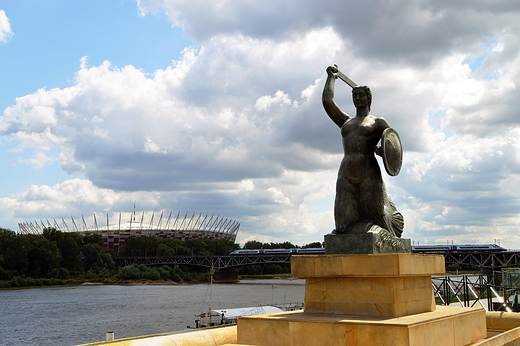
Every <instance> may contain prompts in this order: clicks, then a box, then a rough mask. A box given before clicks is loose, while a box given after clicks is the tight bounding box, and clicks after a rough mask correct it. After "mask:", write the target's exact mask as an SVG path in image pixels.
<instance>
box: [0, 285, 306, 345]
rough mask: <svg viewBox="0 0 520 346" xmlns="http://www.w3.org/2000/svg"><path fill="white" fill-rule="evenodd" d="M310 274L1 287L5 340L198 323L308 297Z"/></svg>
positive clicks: (51, 339) (62, 339)
mask: <svg viewBox="0 0 520 346" xmlns="http://www.w3.org/2000/svg"><path fill="white" fill-rule="evenodd" d="M304 292H305V280H303V279H297V280H289V279H268V280H241V281H240V282H239V283H234V284H213V285H211V286H210V285H209V284H196V285H136V286H117V285H106V286H105V285H93V286H74V287H51V288H34V289H21V290H3V291H0V345H4V346H7V345H25V346H30V345H38V346H44V345H56V346H59V345H67V346H70V345H79V344H86V343H89V342H98V341H104V340H105V333H106V332H111V331H113V332H114V333H115V338H116V339H121V338H127V337H133V336H139V335H148V334H155V333H167V332H172V331H178V330H183V329H185V328H186V326H188V325H191V326H194V320H195V317H194V316H195V315H196V314H197V313H200V312H202V311H205V310H207V309H208V307H211V308H212V309H226V308H237V307H250V306H258V305H271V304H272V303H274V304H283V303H291V302H300V303H301V302H303V299H304Z"/></svg>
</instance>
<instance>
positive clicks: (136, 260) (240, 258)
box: [114, 254, 291, 270]
mask: <svg viewBox="0 0 520 346" xmlns="http://www.w3.org/2000/svg"><path fill="white" fill-rule="evenodd" d="M114 262H115V263H116V266H117V267H125V266H128V265H132V264H144V265H146V266H163V265H176V264H177V265H192V266H199V267H208V268H214V269H217V270H220V269H226V268H233V267H241V266H248V265H253V264H268V263H291V255H290V254H285V255H263V254H258V255H234V256H166V257H119V258H117V257H116V258H114Z"/></svg>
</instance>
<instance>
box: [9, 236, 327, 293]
mask: <svg viewBox="0 0 520 346" xmlns="http://www.w3.org/2000/svg"><path fill="white" fill-rule="evenodd" d="M102 245H103V239H102V237H101V235H90V236H83V235H80V234H77V233H74V232H61V231H58V230H56V229H54V228H46V229H44V230H43V233H42V235H33V234H18V233H16V232H14V231H11V230H8V229H3V228H0V288H10V287H23V286H45V285H61V284H66V283H74V282H84V281H94V282H105V283H111V282H118V281H121V280H123V281H125V280H134V281H135V280H167V281H175V282H181V281H185V282H189V281H192V280H197V281H206V280H209V271H208V269H207V268H202V267H194V266H173V267H170V266H163V267H147V266H145V265H132V266H127V267H124V268H116V265H115V262H114V259H115V258H116V257H141V256H146V257H156V256H215V255H217V256H222V255H228V254H229V253H231V252H233V251H235V250H238V249H240V245H238V244H235V243H233V242H231V241H226V240H209V239H197V240H189V241H181V240H178V239H160V238H154V237H130V238H127V239H126V240H125V245H124V246H122V247H121V248H120V250H119V252H118V253H117V254H116V253H115V252H114V250H110V249H103V248H102ZM319 246H321V244H320V243H312V244H308V245H306V246H304V247H319ZM295 247H298V246H296V245H293V244H291V243H289V242H284V243H261V242H258V241H249V242H247V243H246V244H245V245H244V248H245V249H259V248H263V249H272V248H295ZM289 272H290V265H288V264H270V265H261V266H260V265H252V266H248V267H241V268H240V269H239V273H240V274H242V275H262V274H280V273H289Z"/></svg>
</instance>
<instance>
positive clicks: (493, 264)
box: [114, 251, 520, 271]
mask: <svg viewBox="0 0 520 346" xmlns="http://www.w3.org/2000/svg"><path fill="white" fill-rule="evenodd" d="M437 254H442V255H444V259H445V263H446V264H462V265H472V266H476V267H479V268H480V269H481V270H482V271H496V270H500V269H501V268H504V267H514V266H518V265H519V264H520V252H516V251H507V252H489V251H488V252H485V251H482V252H473V251H472V252H461V251H459V252H456V251H451V252H446V253H437ZM291 256H293V254H283V255H282V254H278V255H277V254H273V255H270V254H269V255H267V254H256V255H233V256H229V255H226V256H167V257H116V258H114V261H115V263H116V266H118V267H125V266H128V265H132V264H144V265H146V266H163V265H176V264H177V265H192V266H199V267H208V268H214V269H216V270H222V269H226V268H234V267H241V266H247V265H253V264H268V263H291ZM294 256H298V255H294Z"/></svg>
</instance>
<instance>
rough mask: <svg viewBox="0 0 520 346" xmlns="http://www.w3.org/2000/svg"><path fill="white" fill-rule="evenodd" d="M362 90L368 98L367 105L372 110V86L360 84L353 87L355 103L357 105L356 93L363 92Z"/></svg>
mask: <svg viewBox="0 0 520 346" xmlns="http://www.w3.org/2000/svg"><path fill="white" fill-rule="evenodd" d="M361 92H364V93H365V95H366V98H367V106H368V110H369V111H370V106H371V105H372V91H370V88H369V87H367V86H366V85H360V86H357V87H355V88H353V89H352V98H353V99H354V105H355V106H356V107H357V105H356V100H355V96H354V94H361Z"/></svg>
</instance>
